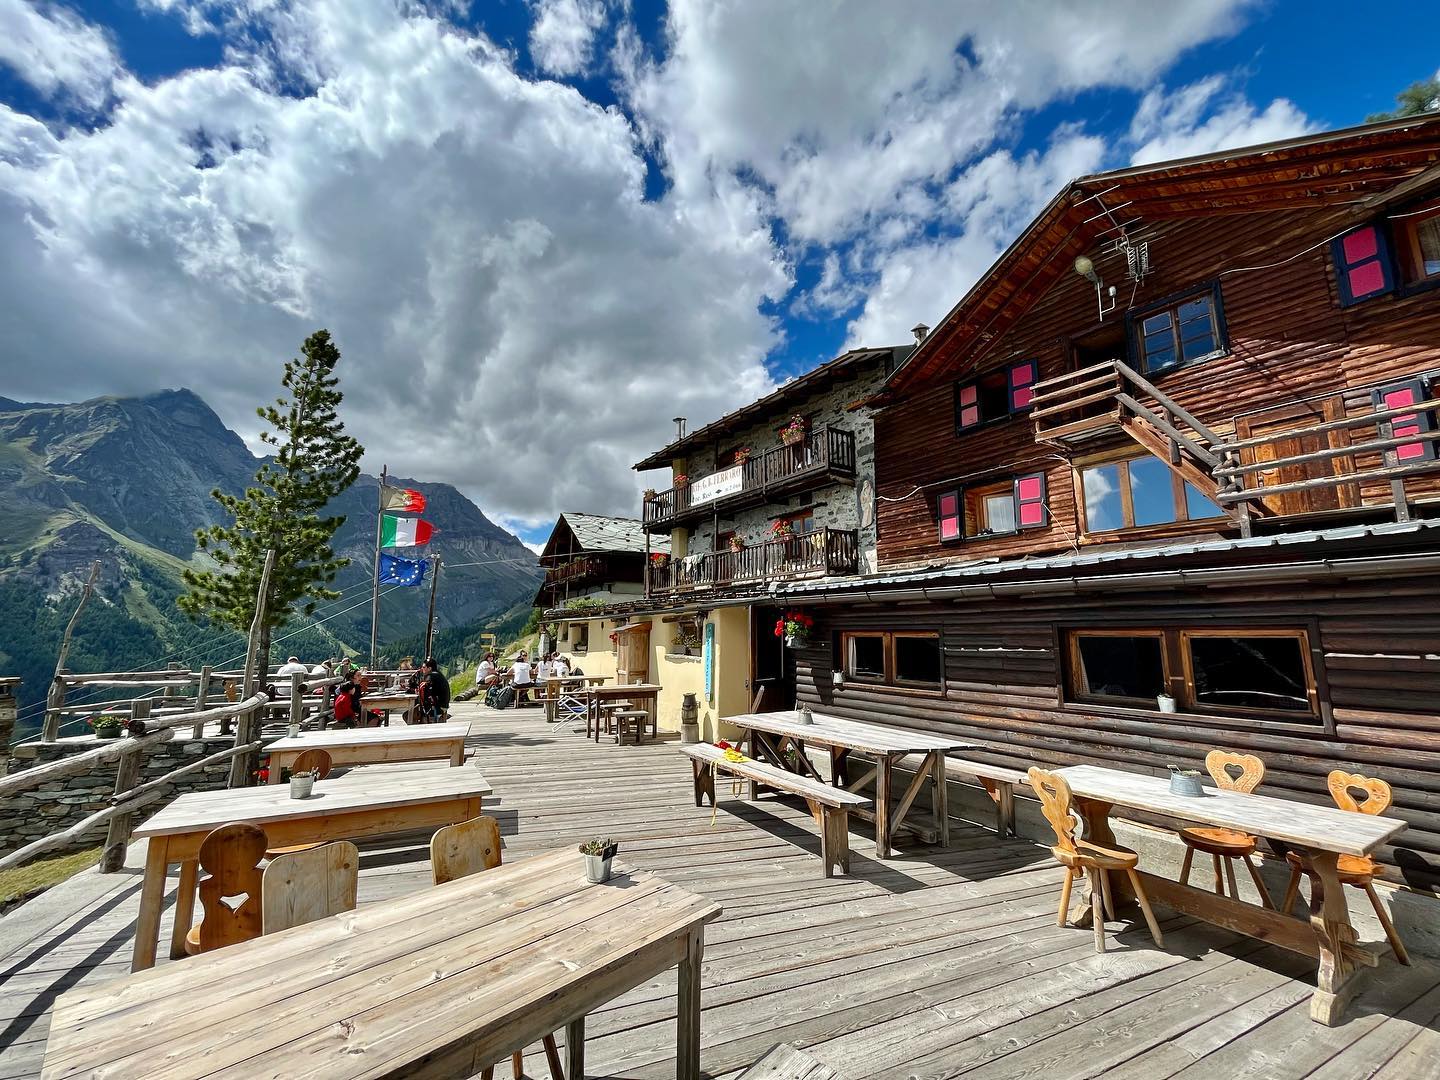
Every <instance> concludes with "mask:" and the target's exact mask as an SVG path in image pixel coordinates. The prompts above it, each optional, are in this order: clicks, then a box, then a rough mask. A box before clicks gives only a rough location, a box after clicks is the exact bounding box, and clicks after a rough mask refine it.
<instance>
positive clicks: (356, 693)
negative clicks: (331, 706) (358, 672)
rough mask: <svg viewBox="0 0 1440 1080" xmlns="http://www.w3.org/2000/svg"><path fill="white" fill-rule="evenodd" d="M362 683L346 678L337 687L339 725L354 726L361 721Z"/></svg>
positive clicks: (336, 710)
mask: <svg viewBox="0 0 1440 1080" xmlns="http://www.w3.org/2000/svg"><path fill="white" fill-rule="evenodd" d="M362 715H363V714H362V713H361V712H360V684H359V683H357V682H356V681H355V680H354V679H348V678H347V679H346V680H345V681H344V682H342V683H341V684H340V685H339V686H337V687H335V724H336V726H337V727H342V728H353V727H354V726H355V725H356V724H357V723H359V722H360V717H361V716H362Z"/></svg>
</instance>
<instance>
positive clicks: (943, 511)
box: [935, 473, 1050, 543]
mask: <svg viewBox="0 0 1440 1080" xmlns="http://www.w3.org/2000/svg"><path fill="white" fill-rule="evenodd" d="M935 517H936V520H937V522H938V524H939V531H940V542H941V543H946V542H948V541H952V540H962V539H964V538H966V537H970V538H972V539H978V538H980V537H984V536H1003V535H1005V534H1006V533H1013V532H1017V531H1019V530H1020V529H1032V528H1039V527H1042V526H1045V525H1048V524H1050V511H1049V508H1048V506H1047V504H1046V502H1045V474H1044V473H1031V474H1030V475H1028V476H1020V477H1017V478H1015V479H1014V480H1000V481H997V482H995V483H993V484H981V485H979V486H977V487H971V488H963V489H957V490H955V491H945V492H941V493H940V495H939V496H938V497H937V498H936V501H935Z"/></svg>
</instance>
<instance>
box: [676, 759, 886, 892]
mask: <svg viewBox="0 0 1440 1080" xmlns="http://www.w3.org/2000/svg"><path fill="white" fill-rule="evenodd" d="M680 752H681V753H682V754H684V755H685V756H686V757H688V758H689V759H690V764H691V765H692V766H693V767H694V769H695V805H696V806H704V805H705V803H704V801H703V800H704V797H705V796H707V795H708V796H709V797H710V805H711V806H714V805H715V771H716V770H719V771H721V772H725V773H728V774H730V775H731V776H738V777H741V778H743V779H745V780H749V781H750V782H751V783H754V784H763V785H765V786H766V787H769V788H774V789H775V790H776V791H783V792H786V793H787V794H790V795H798V796H800V798H802V799H804V800H805V801H806V802H807V803H809V804H810V813H811V814H813V815H814V816H815V823H816V824H817V825H818V826H819V827H820V860H821V862H823V863H824V865H825V876H826V877H827V878H828V877H831V876H833V874H832V870H833V868H834V867H836V866H838V867H840V870H841V871H842V872H843V873H846V874H848V873H849V872H850V809H851V807H857V808H858V807H864V806H869V805H870V800H869V799H867V798H865V796H863V795H856V794H855V793H854V792H850V791H846V790H845V789H844V788H838V787H831V786H830V785H829V784H826V783H822V782H821V781H819V780H813V779H811V778H810V777H808V776H800V775H798V774H796V773H792V772H788V771H786V770H785V769H781V768H778V767H776V766H774V765H767V764H765V763H764V762H761V761H752V760H749V759H746V760H745V761H729V760H727V759H726V757H725V751H724V750H721V749H720V748H719V747H718V746H711V745H710V744H709V743H700V744H698V745H694V746H682V747H681V748H680Z"/></svg>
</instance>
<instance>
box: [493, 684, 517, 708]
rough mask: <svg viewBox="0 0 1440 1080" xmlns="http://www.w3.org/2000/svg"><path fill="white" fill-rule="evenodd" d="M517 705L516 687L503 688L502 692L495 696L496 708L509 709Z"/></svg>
mask: <svg viewBox="0 0 1440 1080" xmlns="http://www.w3.org/2000/svg"><path fill="white" fill-rule="evenodd" d="M514 704H515V687H513V686H508V685H507V686H502V687H501V688H500V692H499V693H498V694H496V695H495V708H497V709H508V708H510V706H512V705H514Z"/></svg>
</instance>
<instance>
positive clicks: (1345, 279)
mask: <svg viewBox="0 0 1440 1080" xmlns="http://www.w3.org/2000/svg"><path fill="white" fill-rule="evenodd" d="M1330 255H1331V258H1332V259H1334V261H1335V280H1336V282H1337V283H1338V284H1339V286H1340V306H1341V307H1349V306H1350V305H1351V304H1358V303H1359V302H1360V301H1362V300H1369V299H1370V298H1371V297H1372V296H1380V295H1382V294H1384V293H1388V292H1391V291H1392V290H1393V289H1394V288H1395V277H1394V275H1393V274H1392V273H1391V270H1390V249H1389V246H1388V244H1387V243H1386V240H1385V232H1384V230H1383V229H1382V228H1381V227H1380V225H1379V224H1378V223H1377V224H1372V225H1362V226H1361V227H1360V228H1358V229H1352V230H1351V231H1350V232H1348V233H1346V234H1345V235H1344V236H1341V237H1339V238H1337V239H1335V240H1332V241H1331V242H1330Z"/></svg>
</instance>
